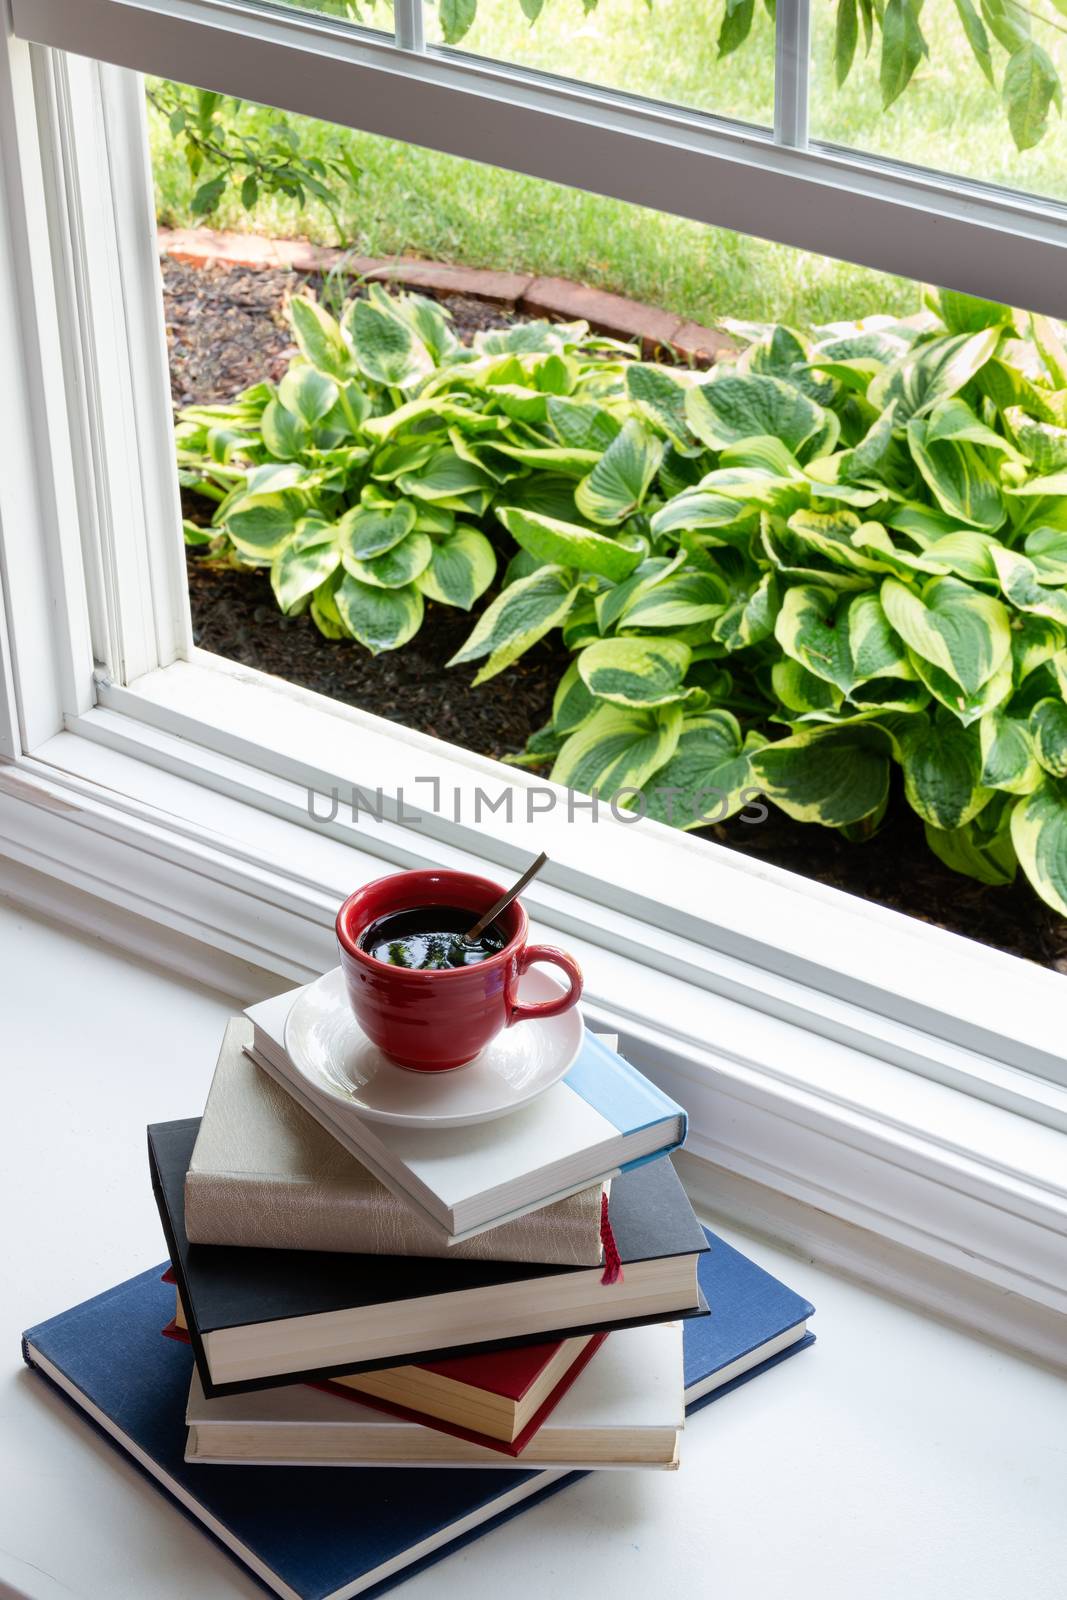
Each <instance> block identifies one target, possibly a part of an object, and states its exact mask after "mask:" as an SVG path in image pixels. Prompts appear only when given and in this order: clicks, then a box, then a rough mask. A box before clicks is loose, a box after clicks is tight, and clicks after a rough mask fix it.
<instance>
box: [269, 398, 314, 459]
mask: <svg viewBox="0 0 1067 1600" xmlns="http://www.w3.org/2000/svg"><path fill="white" fill-rule="evenodd" d="M260 427H261V428H262V429H263V443H264V444H265V445H266V447H267V449H268V450H269V451H270V453H271V455H272V456H277V457H278V459H279V460H280V461H292V460H293V459H294V458H295V457H298V456H299V455H300V453H301V451H303V450H305V449H306V448H307V446H308V444H309V442H310V440H309V437H308V430H307V428H306V427H305V426H304V424H303V422H301V420H300V418H299V417H295V416H294V415H293V413H292V412H291V411H287V410H286V408H285V406H283V405H282V404H281V402H280V401H279V400H272V401H271V403H270V405H269V406H268V407H267V409H266V410H265V411H264V413H263V417H262V420H261V422H260Z"/></svg>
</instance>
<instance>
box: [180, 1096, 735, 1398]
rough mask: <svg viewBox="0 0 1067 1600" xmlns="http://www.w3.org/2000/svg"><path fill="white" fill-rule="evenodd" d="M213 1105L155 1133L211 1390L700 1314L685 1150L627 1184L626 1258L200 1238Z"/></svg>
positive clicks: (622, 1209) (620, 1239) (617, 1195)
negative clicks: (190, 1193) (293, 1246)
mask: <svg viewBox="0 0 1067 1600" xmlns="http://www.w3.org/2000/svg"><path fill="white" fill-rule="evenodd" d="M199 1126H200V1119H199V1118H198V1117H189V1118H186V1119H184V1120H183V1121H181V1122H162V1123H156V1124H155V1125H154V1126H153V1127H150V1128H149V1130H148V1157H149V1162H150V1165H151V1169H152V1187H153V1190H154V1191H155V1196H156V1204H157V1205H158V1206H159V1214H160V1218H161V1220H162V1223H163V1232H164V1233H165V1234H166V1238H167V1244H168V1246H169V1249H170V1258H171V1262H172V1264H173V1267H174V1274H175V1277H176V1278H177V1280H178V1290H179V1293H180V1295H181V1299H182V1304H183V1306H184V1309H185V1316H186V1321H187V1323H188V1328H189V1337H190V1339H191V1341H192V1345H193V1351H194V1354H195V1356H196V1364H197V1368H198V1370H199V1373H200V1379H201V1382H202V1384H203V1387H204V1392H205V1394H207V1395H208V1396H212V1397H214V1396H217V1395H224V1394H236V1393H239V1392H240V1391H242V1390H246V1389H266V1388H270V1387H272V1386H273V1385H276V1384H282V1383H293V1382H301V1381H303V1382H310V1381H316V1380H319V1379H322V1378H326V1377H329V1376H336V1375H339V1374H344V1373H350V1372H366V1371H370V1370H372V1369H373V1368H375V1367H391V1366H396V1365H397V1364H398V1363H401V1362H404V1363H408V1362H416V1361H441V1360H444V1359H446V1358H447V1357H450V1356H459V1355H470V1354H473V1353H475V1352H478V1351H483V1350H484V1351H488V1350H501V1349H507V1348H508V1347H510V1346H513V1345H521V1344H530V1343H532V1342H535V1341H540V1340H543V1339H545V1338H549V1337H551V1338H570V1337H572V1336H574V1335H579V1334H589V1333H599V1332H602V1331H604V1330H607V1329H611V1328H628V1327H638V1326H640V1325H641V1324H643V1323H648V1322H663V1321H667V1320H668V1319H671V1318H677V1317H691V1316H699V1315H700V1314H702V1313H703V1312H705V1311H706V1310H707V1306H706V1305H705V1303H704V1300H703V1297H702V1295H701V1292H700V1286H699V1283H698V1281H697V1263H698V1259H699V1257H700V1255H701V1254H702V1253H703V1252H704V1251H705V1250H706V1249H707V1248H708V1246H707V1240H706V1239H705V1237H704V1232H703V1229H702V1228H701V1226H700V1224H699V1223H698V1222H697V1219H696V1217H695V1216H694V1215H693V1210H692V1207H691V1206H690V1204H689V1201H688V1200H687V1198H686V1195H685V1191H684V1189H683V1188H682V1186H681V1183H680V1182H679V1181H678V1175H677V1173H676V1172H675V1170H674V1168H673V1166H672V1165H671V1163H670V1160H669V1159H668V1158H667V1157H666V1156H661V1157H659V1158H658V1159H657V1160H655V1161H651V1162H648V1163H647V1164H646V1165H644V1166H641V1167H637V1168H635V1169H634V1170H633V1171H631V1172H627V1173H624V1174H623V1176H622V1177H621V1178H616V1179H615V1180H614V1182H613V1183H612V1188H611V1200H610V1204H609V1213H608V1214H609V1218H610V1221H611V1229H612V1233H613V1235H614V1239H615V1243H616V1246H617V1248H618V1252H619V1257H620V1260H621V1263H622V1272H621V1275H620V1276H619V1277H617V1278H616V1280H615V1281H614V1282H608V1281H605V1278H606V1277H608V1276H610V1274H606V1273H605V1269H604V1268H603V1267H599V1266H598V1267H570V1266H549V1265H546V1264H544V1263H531V1262H514V1261H450V1260H448V1259H443V1260H442V1259H437V1258H433V1259H429V1258H426V1257H414V1256H361V1255H351V1254H348V1253H344V1254H342V1253H336V1252H326V1251H318V1250H250V1249H243V1248H240V1247H237V1246H230V1245H207V1244H190V1243H189V1241H188V1239H187V1238H186V1234H185V1221H184V1185H185V1174H186V1171H187V1170H188V1166H189V1158H190V1156H191V1155H192V1151H193V1144H194V1142H195V1140H196V1135H197V1130H198V1128H199Z"/></svg>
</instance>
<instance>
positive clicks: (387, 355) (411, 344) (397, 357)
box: [349, 300, 434, 389]
mask: <svg viewBox="0 0 1067 1600" xmlns="http://www.w3.org/2000/svg"><path fill="white" fill-rule="evenodd" d="M349 327H350V329H351V334H352V344H353V347H354V349H355V353H356V361H357V362H358V363H359V369H360V371H361V372H362V373H363V374H364V376H365V377H368V378H370V379H371V380H372V381H373V382H374V383H381V384H384V385H385V386H386V387H387V388H390V389H410V388H411V387H412V386H413V385H414V384H416V383H421V382H422V380H423V379H424V378H427V377H429V375H430V373H431V372H432V371H433V369H434V364H433V357H432V356H431V355H430V352H429V351H428V350H427V348H426V346H425V345H424V344H423V342H422V340H421V339H419V338H417V337H416V335H415V333H414V331H413V329H412V328H411V327H410V326H409V325H408V324H407V323H406V322H405V321H404V320H403V318H402V317H398V316H394V315H392V314H390V312H388V311H384V310H383V309H382V307H381V306H379V305H374V304H372V303H371V301H369V300H357V301H355V302H354V305H353V309H352V312H351V315H350V318H349Z"/></svg>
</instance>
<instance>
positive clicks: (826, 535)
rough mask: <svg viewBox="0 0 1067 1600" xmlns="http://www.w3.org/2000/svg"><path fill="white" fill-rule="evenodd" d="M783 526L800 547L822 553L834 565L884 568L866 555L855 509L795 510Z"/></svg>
mask: <svg viewBox="0 0 1067 1600" xmlns="http://www.w3.org/2000/svg"><path fill="white" fill-rule="evenodd" d="M786 526H787V527H788V529H789V531H790V533H792V534H793V535H794V536H795V538H796V540H797V543H798V544H799V545H800V546H801V547H804V546H806V547H807V549H808V550H810V551H812V552H813V553H814V554H816V555H818V556H824V557H825V558H826V559H827V560H828V561H832V562H833V564H834V566H836V567H844V568H845V569H846V571H850V572H861V573H880V572H884V570H885V567H884V565H883V563H882V561H881V560H880V559H879V558H878V557H877V556H871V555H868V554H867V552H866V551H865V550H864V549H863V548H862V546H861V545H860V544H859V543H858V542H857V540H856V535H857V533H858V532H859V530H860V519H859V517H858V516H857V515H856V513H855V512H854V511H847V510H846V511H794V513H793V515H792V516H791V517H790V518H789V521H788V523H787V524H786ZM868 581H873V580H870V579H869V580H868Z"/></svg>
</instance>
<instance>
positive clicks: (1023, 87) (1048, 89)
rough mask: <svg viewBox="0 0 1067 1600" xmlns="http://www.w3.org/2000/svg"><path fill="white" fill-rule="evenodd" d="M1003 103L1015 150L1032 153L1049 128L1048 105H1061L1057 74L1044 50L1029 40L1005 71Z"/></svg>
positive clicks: (1020, 48)
mask: <svg viewBox="0 0 1067 1600" xmlns="http://www.w3.org/2000/svg"><path fill="white" fill-rule="evenodd" d="M1002 92H1003V95H1004V103H1005V105H1006V106H1007V108H1008V127H1009V128H1010V129H1011V136H1012V138H1013V139H1014V140H1015V148H1016V149H1017V150H1032V149H1033V147H1034V145H1035V144H1039V143H1040V142H1041V140H1042V139H1043V138H1044V136H1045V133H1046V130H1047V128H1048V110H1049V106H1050V105H1052V103H1053V102H1055V104H1056V106H1057V107H1059V106H1060V105H1061V103H1062V92H1061V89H1060V79H1059V73H1058V72H1057V71H1056V68H1055V65H1054V64H1053V61H1052V58H1051V56H1050V55H1049V53H1048V51H1047V50H1044V49H1043V48H1042V47H1041V45H1039V44H1036V43H1035V42H1034V40H1033V39H1028V40H1027V41H1026V43H1025V44H1023V45H1020V47H1019V49H1018V50H1016V51H1015V52H1014V53H1013V54H1012V55H1011V56H1010V57H1009V59H1008V64H1007V66H1006V67H1005V68H1004V84H1003V90H1002Z"/></svg>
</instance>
